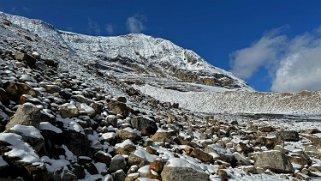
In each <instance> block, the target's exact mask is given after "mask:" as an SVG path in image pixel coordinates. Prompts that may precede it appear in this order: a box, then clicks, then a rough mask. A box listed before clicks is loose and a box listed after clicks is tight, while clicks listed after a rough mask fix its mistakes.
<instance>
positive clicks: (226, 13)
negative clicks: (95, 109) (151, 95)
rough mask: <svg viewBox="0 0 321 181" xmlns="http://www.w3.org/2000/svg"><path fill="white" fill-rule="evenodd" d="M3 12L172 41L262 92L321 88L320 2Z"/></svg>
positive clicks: (2, 5)
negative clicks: (137, 33)
mask: <svg viewBox="0 0 321 181" xmlns="http://www.w3.org/2000/svg"><path fill="white" fill-rule="evenodd" d="M0 11H3V12H6V13H11V14H18V15H22V16H26V17H29V18H36V19H41V20H44V21H47V22H49V23H51V24H53V25H54V26H56V27H57V28H59V29H62V30H67V31H74V32H78V33H84V34H91V35H103V36H110V35H121V34H126V33H129V32H142V33H145V34H148V35H152V36H155V37H162V38H165V39H169V40H171V41H173V42H174V43H176V44H178V45H180V46H182V47H184V48H188V49H192V50H194V51H195V52H197V53H198V54H199V55H201V56H202V57H203V58H204V59H206V60H207V61H208V62H210V63H211V64H213V65H215V66H217V67H220V68H223V69H226V70H230V71H233V73H235V74H236V75H237V76H239V77H241V78H243V79H245V80H246V81H247V82H248V83H249V84H250V85H251V86H252V87H254V88H255V89H256V90H259V91H271V90H272V91H299V90H304V89H308V90H321V78H320V79H316V78H315V77H316V76H318V75H319V76H318V77H321V76H320V75H321V59H320V58H319V57H318V55H320V57H321V54H318V50H319V48H320V50H321V42H320V40H321V39H320V33H321V28H320V25H321V1H319V0H309V1H304V0H282V1H280V0H262V1H258V0H242V1H241V0H224V1H223V0H199V1H173V0H171V1H170V0H162V1H157V0H155V1H151V0H118V1H116V0H77V1H76V0H55V1H53V0H46V1H43V0H28V1H27V0H0ZM298 52H299V53H298ZM320 52H321V51H320ZM307 58H308V60H309V61H310V62H308V63H306V60H307ZM306 64H308V65H306ZM298 66H303V70H301V69H300V70H298V68H297V67H298ZM311 72H313V74H312V75H310V74H311ZM298 77H299V79H298ZM300 77H301V79H302V80H301V79H300ZM302 77H304V79H303V78H302ZM297 81H300V82H299V83H297Z"/></svg>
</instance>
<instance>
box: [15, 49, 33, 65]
mask: <svg viewBox="0 0 321 181" xmlns="http://www.w3.org/2000/svg"><path fill="white" fill-rule="evenodd" d="M15 58H16V60H19V61H24V62H26V64H27V65H29V66H34V65H35V64H36V62H37V60H36V59H35V58H34V57H32V56H30V55H28V54H26V53H22V52H17V53H16V54H15Z"/></svg>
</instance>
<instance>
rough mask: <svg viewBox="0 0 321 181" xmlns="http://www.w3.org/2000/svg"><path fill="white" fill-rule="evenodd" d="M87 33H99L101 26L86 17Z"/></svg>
mask: <svg viewBox="0 0 321 181" xmlns="http://www.w3.org/2000/svg"><path fill="white" fill-rule="evenodd" d="M88 33H89V34H92V35H100V33H101V28H100V25H99V24H98V22H96V21H94V20H92V19H90V18H88Z"/></svg>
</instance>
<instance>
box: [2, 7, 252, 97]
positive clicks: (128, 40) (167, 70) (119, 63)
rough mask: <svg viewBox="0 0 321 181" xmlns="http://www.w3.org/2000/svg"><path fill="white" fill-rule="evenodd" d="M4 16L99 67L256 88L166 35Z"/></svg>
mask: <svg viewBox="0 0 321 181" xmlns="http://www.w3.org/2000/svg"><path fill="white" fill-rule="evenodd" d="M1 16H2V17H3V18H6V19H8V20H9V21H11V22H12V23H13V24H15V25H18V26H20V27H22V28H24V29H27V30H29V31H30V32H33V33H35V34H36V35H38V36H40V37H42V38H45V39H46V40H47V41H49V42H54V43H55V44H56V46H57V45H58V46H61V47H62V48H67V49H70V51H71V52H73V53H75V54H76V56H78V59H79V58H80V59H84V63H89V64H93V65H94V66H95V67H98V68H103V69H108V70H110V71H114V72H117V73H123V74H127V73H128V71H131V72H134V73H133V74H145V75H147V76H154V77H156V78H157V77H163V78H166V77H169V78H170V79H177V80H178V81H182V82H190V83H197V84H205V85H209V86H217V87H225V88H227V89H232V90H236V89H239V90H246V91H253V89H252V88H251V87H249V86H248V85H247V84H246V83H245V82H244V81H242V80H240V79H238V78H236V77H235V76H233V75H232V73H230V72H227V71H224V70H222V69H219V68H217V67H214V66H213V65H210V64H209V63H207V62H206V61H205V60H204V59H202V58H201V57H200V56H199V55H197V54H196V53H195V52H193V51H191V50H186V49H183V48H182V47H179V46H177V45H175V44H173V43H172V42H170V41H168V40H165V39H161V38H153V37H151V36H148V35H144V34H128V35H121V36H115V37H103V36H90V35H82V34H77V33H72V32H66V31H60V30H58V29H56V28H55V27H54V26H52V25H50V24H48V23H45V22H43V21H40V20H32V19H28V18H24V17H20V16H14V15H8V14H5V13H1ZM127 77H128V76H127ZM136 78H137V77H136ZM143 78H144V76H143ZM145 80H146V79H145Z"/></svg>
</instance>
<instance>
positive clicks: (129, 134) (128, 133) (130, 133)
mask: <svg viewBox="0 0 321 181" xmlns="http://www.w3.org/2000/svg"><path fill="white" fill-rule="evenodd" d="M118 136H119V138H120V139H122V140H126V139H130V140H132V141H136V140H138V139H140V138H141V136H140V132H139V131H137V130H134V129H132V128H130V127H127V128H125V129H122V130H120V131H119V132H118Z"/></svg>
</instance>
